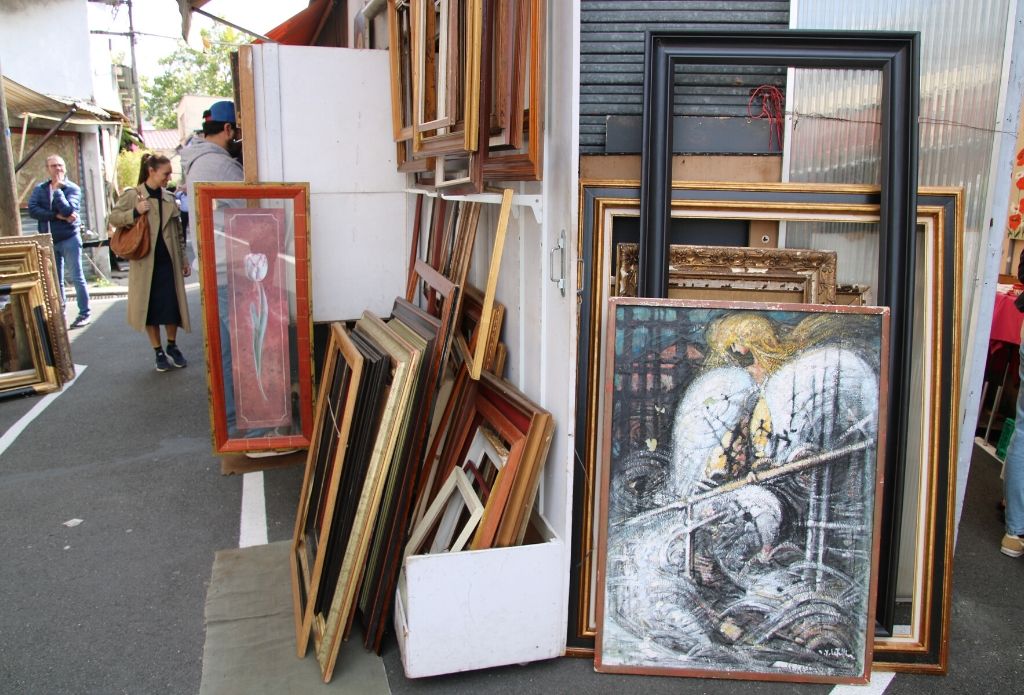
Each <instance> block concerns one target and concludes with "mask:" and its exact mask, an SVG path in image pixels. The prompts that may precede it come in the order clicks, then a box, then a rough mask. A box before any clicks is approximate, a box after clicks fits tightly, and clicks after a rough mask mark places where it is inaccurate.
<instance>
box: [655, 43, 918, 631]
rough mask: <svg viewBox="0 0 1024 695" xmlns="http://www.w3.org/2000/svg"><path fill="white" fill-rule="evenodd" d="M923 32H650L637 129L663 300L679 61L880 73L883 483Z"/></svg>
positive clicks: (912, 203) (904, 367)
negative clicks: (885, 333) (886, 342)
mask: <svg viewBox="0 0 1024 695" xmlns="http://www.w3.org/2000/svg"><path fill="white" fill-rule="evenodd" d="M920 63H921V35H920V33H919V32H898V31H875V32H869V31H796V30H787V31H768V32H765V31H761V32H718V31H664V32H661V31H648V32H647V35H646V37H645V47H644V91H643V129H642V133H641V138H642V142H643V143H644V147H643V148H642V153H641V163H640V172H641V174H640V179H641V183H640V186H641V192H640V241H639V243H640V277H641V278H643V279H642V281H641V284H640V287H639V290H638V291H639V294H640V295H641V296H644V297H659V296H660V297H663V296H665V295H666V292H667V280H668V265H667V260H668V259H667V254H668V246H669V243H670V242H669V240H668V224H667V222H668V216H669V209H670V205H671V200H672V181H671V174H670V172H671V170H672V169H671V165H672V147H671V143H672V142H673V118H672V103H673V92H674V74H675V66H676V65H679V64H701V65H761V66H777V67H784V68H822V69H850V70H878V71H881V72H882V74H883V75H884V76H885V79H883V80H882V95H881V105H880V109H879V114H880V119H881V141H882V142H881V148H880V151H881V153H882V154H881V163H880V171H881V187H880V191H879V194H878V195H879V198H878V205H879V236H880V239H879V255H878V283H877V288H876V289H877V298H878V299H877V301H878V304H880V305H883V306H887V307H889V309H890V311H891V317H890V322H891V326H890V335H889V339H890V350H889V360H890V364H889V374H890V375H892V378H891V379H890V380H889V383H888V388H889V394H888V399H887V402H888V404H889V409H888V417H889V418H890V421H889V423H888V426H887V429H888V431H889V433H890V436H889V437H888V438H887V440H886V445H887V446H888V447H889V448H888V450H887V451H886V456H885V461H886V479H887V480H888V481H889V483H890V485H892V486H894V487H895V488H896V489H900V488H901V486H902V474H903V469H904V460H903V456H904V449H905V444H906V439H907V427H908V419H909V417H910V411H911V407H910V406H911V402H910V394H909V388H910V384H909V378H910V364H909V360H910V351H911V348H912V344H913V343H912V341H913V335H912V333H911V330H912V325H911V324H912V320H911V318H910V314H911V312H912V310H913V302H914V297H913V294H912V288H913V286H914V259H915V257H916V256H915V249H914V244H915V241H916V234H914V233H912V232H911V230H913V229H915V222H916V216H917V202H916V196H917V188H918V185H917V153H918V123H917V120H918V110H919V101H920V76H919V75H920ZM894 502H897V500H895V499H893V498H891V497H890V498H888V499H886V500H884V502H883V507H884V508H883V514H882V518H883V522H882V524H883V531H882V533H883V535H884V536H885V538H886V541H887V546H886V552H887V557H885V558H884V559H883V561H882V567H881V571H882V574H883V580H882V582H881V586H882V587H883V591H884V592H886V593H885V594H883V596H884V600H883V601H882V604H881V609H880V610H879V615H880V616H881V618H880V619H881V622H882V624H883V625H885V626H886V627H887V629H890V630H891V628H892V625H893V620H894V615H893V613H892V606H893V604H894V599H893V597H892V596H891V594H890V592H891V591H892V588H893V585H894V584H895V577H894V573H895V567H896V562H895V561H894V558H895V556H898V554H899V542H900V539H899V533H898V528H897V526H898V518H897V517H898V516H899V506H898V504H894Z"/></svg>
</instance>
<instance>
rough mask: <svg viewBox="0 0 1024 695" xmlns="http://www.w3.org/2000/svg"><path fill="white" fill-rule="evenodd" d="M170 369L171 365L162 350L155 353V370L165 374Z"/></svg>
mask: <svg viewBox="0 0 1024 695" xmlns="http://www.w3.org/2000/svg"><path fill="white" fill-rule="evenodd" d="M170 368H171V363H170V362H168V361H167V355H166V354H164V352H163V350H161V351H160V352H158V353H156V370H157V371H158V372H166V371H168V370H169V369H170Z"/></svg>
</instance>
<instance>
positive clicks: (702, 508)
mask: <svg viewBox="0 0 1024 695" xmlns="http://www.w3.org/2000/svg"><path fill="white" fill-rule="evenodd" d="M610 316H611V320H610V326H609V340H608V341H607V344H608V346H609V356H608V360H607V364H608V365H609V372H610V373H609V374H607V375H606V381H605V384H606V393H605V397H606V399H607V400H606V403H608V404H610V407H607V408H606V414H605V418H606V422H605V427H606V432H605V436H606V440H605V441H606V447H605V451H606V452H608V454H609V456H610V461H609V465H607V466H605V468H604V469H605V480H604V481H603V484H604V491H605V495H604V499H605V500H607V501H606V503H605V504H604V505H603V508H602V520H601V523H602V539H601V542H600V544H599V548H600V551H601V553H602V554H601V557H600V558H599V566H600V568H601V569H600V579H599V582H600V584H599V591H600V592H601V594H600V599H599V608H600V611H601V613H600V615H599V634H598V641H597V650H596V666H597V668H598V670H601V671H614V672H629V673H662V674H669V675H673V674H676V675H695V676H714V677H734V678H765V679H777V680H809V681H822V682H851V683H852V682H864V681H866V679H867V677H868V675H869V673H870V657H871V651H870V650H871V639H870V638H869V633H870V631H869V626H873V625H874V620H873V603H874V599H873V591H874V572H873V565H874V563H875V556H876V553H877V540H876V539H877V518H878V517H877V515H876V505H875V497H876V494H877V492H878V490H879V489H880V488H879V486H880V483H881V481H880V471H881V470H882V469H881V467H880V466H879V458H880V455H879V452H880V451H884V442H883V434H884V433H882V432H880V431H879V422H883V423H884V422H885V419H884V403H883V402H882V399H883V397H884V396H883V394H885V392H886V389H885V385H886V373H885V365H886V360H887V355H886V351H887V348H888V344H887V335H888V310H887V309H885V308H879V307H832V306H812V305H794V304H785V305H765V304H753V303H745V302H695V301H685V300H644V299H631V298H617V299H613V300H612V311H611V312H610Z"/></svg>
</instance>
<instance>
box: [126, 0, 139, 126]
mask: <svg viewBox="0 0 1024 695" xmlns="http://www.w3.org/2000/svg"><path fill="white" fill-rule="evenodd" d="M125 4H127V5H128V40H129V41H130V42H131V47H132V86H133V87H134V88H135V128H136V130H137V132H138V133H139V136H140V137H142V100H141V99H140V98H139V70H138V67H137V66H138V61H136V60H135V20H134V18H133V17H132V0H125Z"/></svg>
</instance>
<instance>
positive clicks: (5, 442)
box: [0, 364, 85, 456]
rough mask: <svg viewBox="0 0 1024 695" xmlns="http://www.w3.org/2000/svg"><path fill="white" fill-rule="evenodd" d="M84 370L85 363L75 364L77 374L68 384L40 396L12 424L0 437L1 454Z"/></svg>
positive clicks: (0, 454)
mask: <svg viewBox="0 0 1024 695" xmlns="http://www.w3.org/2000/svg"><path fill="white" fill-rule="evenodd" d="M84 371H85V365H84V364H76V365H75V376H74V378H73V379H71V381H69V382H67V383H66V384H64V388H62V389H61V390H60V391H54V392H53V393H48V394H46V395H45V396H43V397H42V398H40V399H39V402H38V403H36V404H35V405H34V406H32V409H31V410H29V411H28V412H27V413H25V414H24V415H22V416H21V418H20V419H19V420H18V421H17V422H16V423H14V424H13V425H11V427H10V429H8V430H7V431H6V432H4V434H3V436H2V437H0V456H3V453H4V452H5V451H7V447H9V446H10V445H11V444H14V440H16V439H17V438H18V435H20V434H21V433H22V432H24V431H25V428H26V427H28V426H29V425H30V424H32V421H33V420H35V419H36V418H37V417H39V415H40V414H41V413H42V412H43V411H44V410H46V408H47V407H48V406H49V405H50V404H51V403H53V402H54V401H55V400H57V399H58V398H59V397H60V394H62V393H64V392H65V391H67V390H68V389H69V388H71V385H72V384H74V383H75V382H76V381H77V380H78V376H79V375H80V374H81V373H82V372H84Z"/></svg>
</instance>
